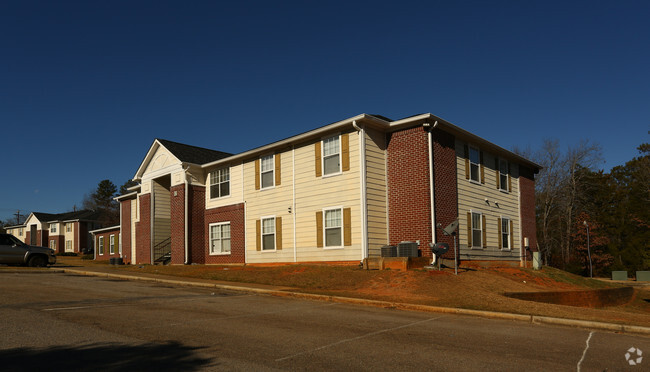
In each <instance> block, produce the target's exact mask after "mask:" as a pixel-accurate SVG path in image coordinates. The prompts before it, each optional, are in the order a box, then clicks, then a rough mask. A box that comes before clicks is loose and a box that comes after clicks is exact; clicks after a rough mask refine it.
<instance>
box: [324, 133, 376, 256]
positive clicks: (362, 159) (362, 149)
mask: <svg viewBox="0 0 650 372" xmlns="http://www.w3.org/2000/svg"><path fill="white" fill-rule="evenodd" d="M352 126H353V127H354V129H356V130H357V135H358V136H359V178H360V181H361V182H360V185H359V186H360V191H361V200H360V205H359V207H360V208H359V209H360V210H361V216H360V218H361V260H362V261H363V259H364V258H366V257H368V255H369V253H368V250H369V244H368V172H367V170H366V129H365V128H364V127H363V126H362V125H361V126H359V125H357V122H356V121H353V122H352ZM342 161H343V159H342V158H341V168H343V164H342ZM324 218H325V213H324V212H323V219H324ZM350 228H351V227H350ZM323 233H325V224H324V223H323ZM344 235H345V226H343V211H342V210H341V243H342V247H344V246H345V242H344V241H343V239H344ZM323 247H324V248H325V238H324V237H323Z"/></svg>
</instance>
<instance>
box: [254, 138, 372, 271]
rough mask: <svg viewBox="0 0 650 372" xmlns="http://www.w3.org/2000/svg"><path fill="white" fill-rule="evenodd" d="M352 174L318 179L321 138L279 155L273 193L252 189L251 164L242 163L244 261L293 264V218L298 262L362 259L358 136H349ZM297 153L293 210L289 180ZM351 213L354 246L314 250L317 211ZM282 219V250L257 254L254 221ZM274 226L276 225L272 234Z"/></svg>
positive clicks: (292, 189) (291, 189)
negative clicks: (278, 177) (334, 209)
mask: <svg viewBox="0 0 650 372" xmlns="http://www.w3.org/2000/svg"><path fill="white" fill-rule="evenodd" d="M348 136H349V147H350V170H349V171H343V172H341V173H340V174H337V175H333V176H325V177H322V176H321V177H316V172H315V166H316V159H315V149H316V143H317V142H320V139H319V140H318V141H317V140H313V141H309V142H306V143H303V144H299V145H296V146H295V152H293V153H292V150H291V149H290V148H289V149H285V151H282V152H281V156H280V159H281V173H280V174H281V177H282V179H281V182H280V185H276V186H275V187H274V188H270V189H266V190H255V159H250V160H248V161H246V162H245V163H244V195H245V200H246V257H247V262H250V263H262V262H292V261H293V260H294V249H293V247H294V241H293V236H294V225H293V221H294V217H295V219H296V225H295V236H296V247H297V249H296V260H297V261H298V262H307V261H355V260H360V259H361V254H362V252H361V210H360V202H359V200H360V199H359V198H360V193H361V190H360V179H359V137H358V135H357V133H356V132H350V133H349V134H348ZM294 154H295V166H296V169H295V197H296V199H295V209H293V213H289V212H288V209H289V207H293V192H294V188H293V180H294V169H293V164H294V158H293V156H294ZM330 207H341V208H351V239H352V245H350V246H344V247H343V248H336V249H327V248H318V247H317V246H316V236H317V234H316V228H317V226H316V212H319V211H322V210H323V208H330ZM269 216H275V217H276V218H277V217H281V218H282V238H283V239H282V250H277V251H274V252H263V251H257V250H256V241H257V237H256V221H257V220H259V219H260V218H262V217H269ZM277 228H278V226H276V229H277Z"/></svg>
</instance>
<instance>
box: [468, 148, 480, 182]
mask: <svg viewBox="0 0 650 372" xmlns="http://www.w3.org/2000/svg"><path fill="white" fill-rule="evenodd" d="M469 170H470V179H471V180H472V181H476V182H480V181H481V171H480V170H481V153H480V152H479V151H478V149H477V148H474V147H470V148H469Z"/></svg>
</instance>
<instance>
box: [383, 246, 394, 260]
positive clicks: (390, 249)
mask: <svg viewBox="0 0 650 372" xmlns="http://www.w3.org/2000/svg"><path fill="white" fill-rule="evenodd" d="M381 256H382V257H397V247H396V246H394V245H385V246H383V247H381Z"/></svg>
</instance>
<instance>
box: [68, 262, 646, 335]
mask: <svg viewBox="0 0 650 372" xmlns="http://www.w3.org/2000/svg"><path fill="white" fill-rule="evenodd" d="M56 272H63V273H71V274H78V275H85V276H98V277H110V278H117V279H124V280H135V281H138V280H139V281H146V282H156V283H165V284H175V285H183V286H194V287H204V288H219V289H228V290H233V291H238V292H246V293H256V294H264V295H271V296H278V297H292V298H300V299H307V300H316V301H327V302H336V303H344V304H354V305H365V306H375V307H383V308H389V309H398V310H410V311H421V312H429V313H442V314H455V315H466V316H474V317H481V318H488V319H500V320H514V321H520V322H527V323H531V324H543V325H555V326H564V327H574V328H584V329H592V330H598V331H609V332H618V333H628V334H637V335H644V336H650V327H642V326H632V325H624V324H615V323H605V322H596V321H588V320H577V319H564V318H553V317H547V316H538V315H523V314H513V313H502V312H496V311H484V310H470V309H459V308H453V307H442V306H430V305H417V304H408V303H402V302H389V301H379V300H367V299H361V298H353V297H340V296H329V295H319V294H313V293H301V292H290V291H281V290H277V289H264V288H251V287H242V286H234V285H227V284H215V283H202V282H188V281H183V280H172V279H161V278H150V277H140V276H133V275H123V274H111V273H102V272H96V271H83V270H75V269H60V270H57V271H56Z"/></svg>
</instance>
